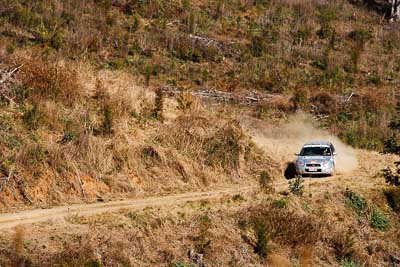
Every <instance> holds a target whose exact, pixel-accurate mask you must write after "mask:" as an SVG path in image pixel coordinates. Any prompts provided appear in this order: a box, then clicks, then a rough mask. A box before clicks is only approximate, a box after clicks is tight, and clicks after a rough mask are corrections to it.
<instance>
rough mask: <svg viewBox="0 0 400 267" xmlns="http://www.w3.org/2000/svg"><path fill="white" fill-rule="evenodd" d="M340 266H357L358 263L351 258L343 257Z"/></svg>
mask: <svg viewBox="0 0 400 267" xmlns="http://www.w3.org/2000/svg"><path fill="white" fill-rule="evenodd" d="M340 266H341V267H359V266H360V265H359V264H357V263H356V262H354V261H352V260H351V259H347V258H346V259H344V260H342V262H341V263H340Z"/></svg>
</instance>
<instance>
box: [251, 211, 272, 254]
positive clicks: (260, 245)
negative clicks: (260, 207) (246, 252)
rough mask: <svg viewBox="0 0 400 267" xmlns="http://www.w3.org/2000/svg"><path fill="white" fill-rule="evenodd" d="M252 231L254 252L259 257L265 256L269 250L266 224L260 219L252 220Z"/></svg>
mask: <svg viewBox="0 0 400 267" xmlns="http://www.w3.org/2000/svg"><path fill="white" fill-rule="evenodd" d="M254 233H255V236H256V243H255V245H254V252H255V253H257V254H258V255H259V256H260V257H261V258H266V257H267V256H268V254H269V252H270V250H271V248H270V245H269V240H270V238H269V236H268V233H267V226H266V224H265V223H264V222H263V221H262V220H260V219H259V220H256V221H255V222H254Z"/></svg>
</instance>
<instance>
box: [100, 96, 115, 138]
mask: <svg viewBox="0 0 400 267" xmlns="http://www.w3.org/2000/svg"><path fill="white" fill-rule="evenodd" d="M113 124H114V111H113V107H112V105H111V104H110V103H106V104H105V105H104V106H103V121H102V124H101V131H102V133H103V134H105V135H111V134H112V133H113Z"/></svg>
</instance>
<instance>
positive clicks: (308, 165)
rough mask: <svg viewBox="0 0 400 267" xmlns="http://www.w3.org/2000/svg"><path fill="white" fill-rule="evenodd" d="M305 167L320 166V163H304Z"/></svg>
mask: <svg viewBox="0 0 400 267" xmlns="http://www.w3.org/2000/svg"><path fill="white" fill-rule="evenodd" d="M306 166H307V167H321V164H306Z"/></svg>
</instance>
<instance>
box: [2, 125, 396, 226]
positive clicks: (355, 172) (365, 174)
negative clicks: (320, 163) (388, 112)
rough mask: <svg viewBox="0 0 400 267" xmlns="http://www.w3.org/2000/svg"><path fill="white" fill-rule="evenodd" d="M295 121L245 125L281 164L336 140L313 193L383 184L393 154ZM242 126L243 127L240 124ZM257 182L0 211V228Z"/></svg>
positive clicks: (226, 191) (213, 195) (217, 193)
mask: <svg viewBox="0 0 400 267" xmlns="http://www.w3.org/2000/svg"><path fill="white" fill-rule="evenodd" d="M299 121H300V120H297V122H296V124H290V125H285V126H284V128H286V129H279V128H275V129H274V132H269V131H268V129H267V131H265V129H262V130H263V131H262V130H260V129H257V128H254V125H255V124H253V128H251V129H250V128H247V130H249V132H250V134H251V135H252V138H253V140H254V142H255V143H257V145H258V146H259V147H261V148H263V149H264V150H265V151H266V153H268V154H269V155H271V156H273V157H275V159H277V160H278V161H280V162H282V167H283V168H284V163H285V162H288V161H291V160H293V159H294V156H293V153H294V152H295V151H296V149H299V148H300V146H301V143H302V142H303V140H312V139H315V138H324V139H329V140H332V139H333V140H334V141H336V142H335V144H337V148H338V149H337V150H338V152H339V153H340V154H339V155H340V156H341V158H339V160H338V161H339V166H340V169H339V171H338V174H337V175H335V176H333V177H328V178H327V177H325V178H312V179H311V178H309V179H306V182H305V186H306V190H309V191H310V193H311V192H312V191H313V192H326V191H334V190H335V188H336V187H340V188H344V187H346V188H357V189H363V188H364V189H368V188H372V187H375V186H377V185H384V180H383V179H381V178H379V177H377V174H378V173H379V171H380V170H381V169H383V168H384V167H386V166H387V165H388V164H390V163H393V162H394V161H395V158H394V156H393V155H382V154H379V153H378V152H370V151H364V150H354V149H351V148H349V147H346V146H345V145H344V144H342V143H340V141H339V140H338V139H336V138H335V137H332V136H330V135H329V134H327V133H325V132H323V131H320V130H317V129H315V128H310V127H311V126H310V125H308V124H304V123H301V122H299ZM244 128H245V129H246V126H244ZM257 188H258V185H246V186H243V185H240V186H239V185H235V186H232V185H231V186H228V185H227V187H224V188H215V189H212V190H209V191H203V192H190V193H184V194H175V195H168V196H161V197H149V198H145V199H130V200H123V201H112V202H105V203H93V204H76V205H68V206H61V207H55V208H51V209H36V210H28V211H21V212H17V213H5V214H0V230H3V229H7V228H12V227H15V226H17V225H19V224H32V223H38V222H46V221H52V220H54V221H56V220H62V219H63V218H64V217H66V216H69V215H79V216H88V215H93V214H98V213H104V212H116V211H119V210H121V209H129V210H141V209H144V208H147V207H160V206H163V207H168V206H174V205H181V204H184V203H187V202H191V201H202V200H211V199H218V198H221V197H223V196H233V195H235V194H246V193H251V192H253V191H254V192H255V191H256V190H257ZM274 188H275V190H276V191H281V190H287V189H288V182H287V181H286V180H285V178H284V177H283V175H282V178H280V179H278V180H277V181H276V183H275V184H274Z"/></svg>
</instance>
